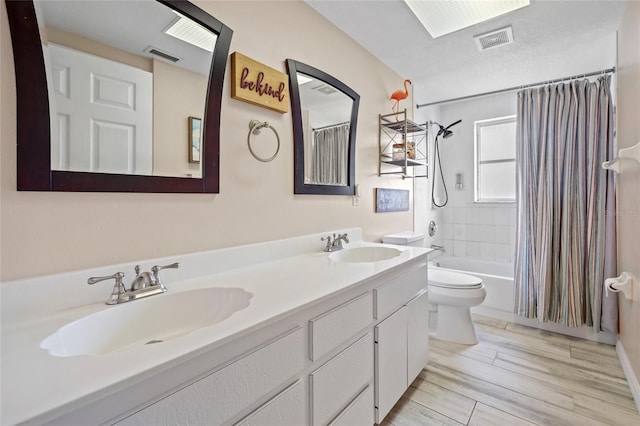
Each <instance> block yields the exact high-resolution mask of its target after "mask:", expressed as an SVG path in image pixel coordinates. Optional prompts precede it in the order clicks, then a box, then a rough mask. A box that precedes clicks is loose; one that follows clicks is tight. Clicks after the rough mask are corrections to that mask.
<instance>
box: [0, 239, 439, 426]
mask: <svg viewBox="0 0 640 426" xmlns="http://www.w3.org/2000/svg"><path fill="white" fill-rule="evenodd" d="M344 231H346V232H348V234H349V238H350V241H351V243H350V244H348V245H347V246H348V248H353V247H360V246H382V245H381V244H376V243H366V242H362V237H361V235H362V234H361V230H360V229H359V228H353V229H347V230H344ZM344 231H341V232H344ZM327 234H328V233H323V234H315V235H308V236H304V237H297V238H291V239H287V240H278V241H274V242H268V243H260V244H253V245H248V246H240V247H234V248H230V249H221V250H214V251H209V252H202V253H195V254H190V255H184V256H175V257H171V258H166V259H156V260H151V261H145V262H141V267H142V269H143V270H149V269H150V267H151V265H154V264H160V265H163V264H167V263H173V262H175V261H179V262H180V269H178V270H166V271H163V272H162V273H163V277H164V282H165V284H166V286H167V287H168V289H169V292H179V291H186V290H192V289H197V288H205V287H238V288H242V289H244V290H246V291H248V292H251V293H253V297H252V299H251V302H250V304H249V306H248V307H247V308H245V309H243V310H240V311H238V312H235V313H234V314H233V315H231V317H229V318H227V319H225V320H224V321H222V322H220V323H217V324H214V325H211V326H207V327H204V328H200V329H197V330H195V331H193V332H191V333H189V334H186V335H183V336H180V337H177V338H175V339H172V340H167V341H165V342H163V343H162V344H156V345H136V346H132V347H128V348H124V349H121V350H117V351H114V352H111V353H108V354H105V355H80V356H74V357H56V356H52V355H50V354H49V353H48V352H47V350H45V349H42V348H41V347H40V343H41V342H42V340H44V339H45V338H46V337H48V336H49V335H51V334H53V333H55V332H56V331H57V330H58V329H59V328H60V327H62V326H64V325H65V324H68V323H69V322H72V321H75V320H77V319H80V318H82V317H85V316H87V315H90V314H92V313H96V312H100V311H102V310H105V309H113V307H112V306H108V305H105V304H104V302H105V301H106V299H107V298H108V296H109V294H110V293H111V288H112V286H113V281H108V282H105V283H100V284H97V285H93V286H89V285H87V283H86V279H87V278H88V277H89V276H96V275H111V274H113V273H114V272H117V271H123V272H125V273H128V274H127V276H126V277H125V285H128V283H129V282H130V281H131V277H132V271H133V266H134V265H135V263H131V264H123V265H114V266H108V267H103V268H96V269H93V270H85V271H76V272H71V273H66V274H58V275H52V276H49V277H38V278H34V279H26V280H20V281H12V282H6V283H2V284H1V285H0V292H1V296H2V297H1V303H2V348H1V384H2V387H1V396H0V398H1V406H0V409H1V418H0V423H1V424H3V425H10V424H15V423H20V422H25V421H29V420H32V419H43V420H44V419H46V418H47V417H48V416H49V415H50V414H51V415H54V416H55V415H56V414H55V413H58V412H59V411H60V410H63V411H69V410H73V409H74V407H80V406H82V405H84V404H86V403H87V402H88V401H91V400H96V399H98V398H100V397H101V395H104V394H108V393H112V392H114V389H116V388H117V387H118V385H120V384H122V383H123V382H126V381H127V380H128V379H131V378H133V377H139V376H140V375H141V374H145V373H146V374H150V372H152V370H156V369H158V367H161V368H168V367H170V366H171V365H173V364H177V363H179V362H181V361H183V360H184V359H186V358H187V357H188V356H189V354H193V353H194V352H203V351H208V350H212V349H214V348H217V347H219V346H221V345H223V344H225V343H229V342H231V341H233V340H235V339H237V338H239V337H241V336H243V335H246V334H248V333H250V332H251V331H254V330H256V329H258V328H260V327H263V326H266V325H268V324H272V323H274V322H276V321H278V320H279V319H282V318H284V317H286V316H289V315H292V314H294V313H295V312H299V311H300V310H302V309H304V308H305V307H308V306H310V305H312V304H315V303H318V302H321V301H322V300H326V299H328V298H329V297H331V296H335V295H337V294H340V293H341V292H343V291H346V290H348V289H349V288H351V287H353V286H355V285H357V284H359V283H361V282H362V281H364V280H367V279H369V278H371V277H373V276H375V275H378V274H380V273H382V272H385V271H389V270H392V269H394V268H396V267H399V266H400V265H402V264H403V263H405V262H407V261H411V260H417V259H418V258H423V259H424V260H425V261H426V259H427V254H428V253H429V252H430V251H431V250H430V249H426V248H416V247H400V246H391V247H396V248H398V249H400V250H402V254H400V255H399V256H397V257H395V258H392V259H389V260H384V261H378V262H362V263H347V262H337V261H334V260H332V259H330V258H329V256H330V254H331V253H326V252H323V251H322V248H323V245H324V244H323V243H322V242H321V241H320V237H321V236H324V235H327ZM167 294H168V293H167ZM153 297H154V298H155V297H164V295H157V296H153ZM136 303H140V302H138V301H133V302H127V303H126V305H132V306H131V307H132V308H133V305H135V304H136Z"/></svg>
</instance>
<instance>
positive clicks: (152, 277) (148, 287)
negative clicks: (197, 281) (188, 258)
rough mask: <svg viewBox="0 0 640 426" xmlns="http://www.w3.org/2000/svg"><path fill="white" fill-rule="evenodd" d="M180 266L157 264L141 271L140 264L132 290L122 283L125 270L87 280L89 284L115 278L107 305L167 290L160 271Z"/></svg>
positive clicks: (137, 267) (175, 264)
mask: <svg viewBox="0 0 640 426" xmlns="http://www.w3.org/2000/svg"><path fill="white" fill-rule="evenodd" d="M179 266H180V264H179V263H178V262H176V263H172V264H171V265H166V266H158V265H156V266H154V267H153V268H151V272H140V265H136V268H135V271H136V277H135V278H134V280H133V282H132V283H131V290H127V289H126V288H125V286H124V284H123V283H122V279H123V278H124V273H123V272H116V273H115V274H113V275H109V276H106V277H91V278H89V279H88V280H87V284H95V283H99V282H101V281H106V280H111V279H113V280H115V281H116V282H115V285H114V287H113V291H112V292H111V295H110V296H109V299H108V300H107V301H106V302H105V303H106V304H107V305H117V304H119V303H124V302H130V301H132V300H136V299H141V298H143V297H148V296H153V295H154V294H160V293H164V292H166V291H167V287H165V285H164V283H163V282H162V280H161V279H160V271H161V270H163V269H168V268H171V269H177V268H178V267H179Z"/></svg>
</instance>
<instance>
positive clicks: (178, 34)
mask: <svg viewBox="0 0 640 426" xmlns="http://www.w3.org/2000/svg"><path fill="white" fill-rule="evenodd" d="M176 15H178V19H177V20H176V21H175V22H174V23H173V24H171V26H169V28H167V29H166V30H164V32H165V34H168V35H170V36H173V37H175V38H177V39H180V40H182V41H184V42H186V43H189V44H192V45H194V46H197V47H199V48H201V49H204V50H207V51H209V52H213V49H214V48H215V46H216V35H215V34H214V33H212V32H211V31H209V30H207V29H205V28H204V27H202V26H200V25H198V24H197V23H195V22H194V21H192V20H191V19H189V18H187V17H185V16H182V15H180V14H179V13H177V12H176Z"/></svg>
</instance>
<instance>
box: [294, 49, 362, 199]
mask: <svg viewBox="0 0 640 426" xmlns="http://www.w3.org/2000/svg"><path fill="white" fill-rule="evenodd" d="M287 70H288V72H289V88H290V91H291V112H292V115H293V136H294V193H295V194H327V195H355V190H356V185H355V153H356V126H357V121H358V107H359V105H360V95H358V94H357V93H356V92H355V91H354V90H353V89H351V88H350V87H349V86H347V85H346V84H344V83H342V82H341V81H339V80H338V79H336V78H335V77H333V76H331V75H329V74H327V73H325V72H323V71H321V70H319V69H317V68H314V67H312V66H310V65H306V64H303V63H302V62H298V61H294V60H292V59H287Z"/></svg>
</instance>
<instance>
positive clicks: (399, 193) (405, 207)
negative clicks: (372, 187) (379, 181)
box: [376, 188, 409, 213]
mask: <svg viewBox="0 0 640 426" xmlns="http://www.w3.org/2000/svg"><path fill="white" fill-rule="evenodd" d="M406 211H409V190H408V189H387V188H376V212H377V213H387V212H406Z"/></svg>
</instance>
